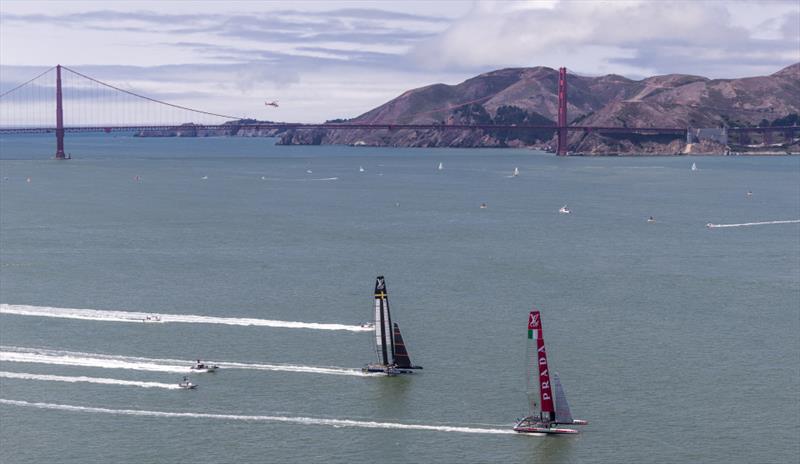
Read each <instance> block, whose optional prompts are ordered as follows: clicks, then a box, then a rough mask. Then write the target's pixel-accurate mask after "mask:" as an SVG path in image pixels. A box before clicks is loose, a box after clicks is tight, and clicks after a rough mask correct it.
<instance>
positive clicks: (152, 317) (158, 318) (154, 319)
mask: <svg viewBox="0 0 800 464" xmlns="http://www.w3.org/2000/svg"><path fill="white" fill-rule="evenodd" d="M142 322H163V321H162V320H161V316H157V315H155V314H153V315H148V316H145V317H144V319H142Z"/></svg>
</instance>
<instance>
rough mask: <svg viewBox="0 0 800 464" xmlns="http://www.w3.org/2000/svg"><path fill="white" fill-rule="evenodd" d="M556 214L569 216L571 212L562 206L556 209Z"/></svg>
mask: <svg viewBox="0 0 800 464" xmlns="http://www.w3.org/2000/svg"><path fill="white" fill-rule="evenodd" d="M558 212H559V213H561V214H570V213H571V212H572V211H570V209H569V208H567V205H564V206H562V207H561V208H559V209H558Z"/></svg>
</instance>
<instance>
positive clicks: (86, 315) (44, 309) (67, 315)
mask: <svg viewBox="0 0 800 464" xmlns="http://www.w3.org/2000/svg"><path fill="white" fill-rule="evenodd" d="M0 314H14V315H18V316H36V317H56V318H62V319H81V320H86V321H103V322H134V323H138V324H142V323H145V324H164V323H168V322H178V323H185V324H224V325H239V326H254V327H280V328H285V329H312V330H345V331H349V332H369V331H370V330H371V329H370V328H368V327H361V326H359V325H346V324H327V323H319V322H297V321H276V320H270V319H255V318H245V317H217V316H199V315H193V314H160V313H145V312H136V311H111V310H99V309H74V308H54V307H50V306H29V305H14V304H6V303H2V304H0Z"/></svg>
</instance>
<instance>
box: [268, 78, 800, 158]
mask: <svg viewBox="0 0 800 464" xmlns="http://www.w3.org/2000/svg"><path fill="white" fill-rule="evenodd" d="M557 82H558V71H556V70H554V69H551V68H546V67H535V68H509V69H501V70H497V71H492V72H488V73H485V74H481V75H479V76H476V77H473V78H471V79H468V80H466V81H464V82H462V83H460V84H457V85H445V84H434V85H429V86H426V87H421V88H418V89H413V90H409V91H406V92H404V93H403V94H401V95H400V96H398V97H397V98H395V99H393V100H391V101H389V102H387V103H385V104H383V105H381V106H379V107H377V108H375V109H373V110H371V111H368V112H366V113H364V114H362V115H361V116H358V117H357V118H354V119H351V120H349V121H347V122H358V123H381V124H445V125H446V124H478V123H480V124H520V125H521V124H555V120H556V118H557V113H558V96H557V93H556V92H557ZM568 103H569V104H568V108H567V113H568V121H570V124H580V125H587V126H613V127H725V126H754V125H759V124H762V125H763V124H765V123H770V122H772V121H774V120H776V119H779V118H785V117H787V116H789V115H792V114H798V113H800V63H797V64H794V65H791V66H789V67H787V68H784V69H782V70H780V71H778V72H776V73H774V74H772V75H770V76H759V77H749V78H741V79H707V78H705V77H700V76H691V75H681V74H669V75H664V76H654V77H649V78H647V79H642V80H638V81H636V80H631V79H627V78H625V77H622V76H619V75H614V74H610V75H606V76H600V77H589V76H581V75H577V74H569V75H568ZM765 121H766V122H765ZM553 135H554V134H553V132H552V131H547V130H545V131H536V133H529V134H521V133H518V132H516V131H479V130H471V131H455V130H451V131H440V130H393V131H388V130H380V131H374V130H373V131H351V130H348V131H335V130H332V131H291V132H288V133H286V134H284V136H283V137H282V140H281V143H286V144H308V143H335V144H357V145H376V146H408V147H419V146H424V147H431V146H436V147H441V146H459V147H502V146H534V147H545V146H549V145H552V144H553ZM682 142H683V141H680V140H676V139H675V137H672V138H667V139H664V138H663V137H660V138H659V137H656V138H653V139H652V140H641V137H639V138H629V139H624V138H623V139H620V137H614V138H609V137H604V136H600V135H597V134H592V135H590V136H586V135H584V134H580V133H577V132H576V133H571V135H570V145H571V146H572V147H573V148H572V149H579V150H580V151H582V152H587V153H598V154H602V153H606V152H636V151H644V152H664V153H675V152H680V151H681V150H682V149H683V146H682Z"/></svg>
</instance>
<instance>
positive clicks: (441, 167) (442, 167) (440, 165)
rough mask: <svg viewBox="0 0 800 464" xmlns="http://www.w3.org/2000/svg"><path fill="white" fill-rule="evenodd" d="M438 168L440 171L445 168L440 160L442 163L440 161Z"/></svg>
mask: <svg viewBox="0 0 800 464" xmlns="http://www.w3.org/2000/svg"><path fill="white" fill-rule="evenodd" d="M436 169H438V170H439V171H441V170H442V169H444V165H443V164H442V163H441V162H440V163H439V167H438V168H436Z"/></svg>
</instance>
